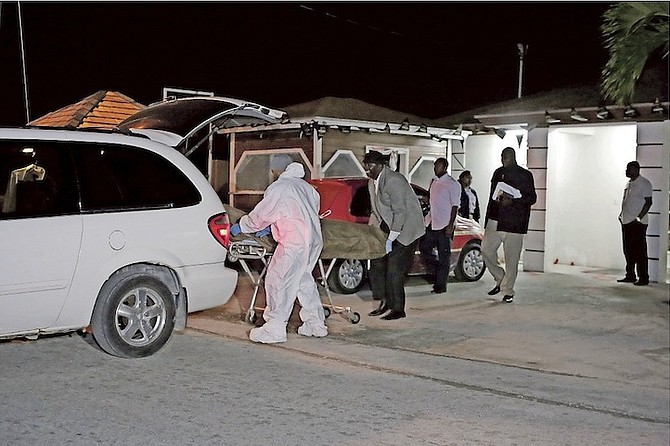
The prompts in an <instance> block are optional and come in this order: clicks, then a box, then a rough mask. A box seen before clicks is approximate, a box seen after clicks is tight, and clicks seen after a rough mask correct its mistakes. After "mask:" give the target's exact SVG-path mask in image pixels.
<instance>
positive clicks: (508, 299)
mask: <svg viewBox="0 0 670 446" xmlns="http://www.w3.org/2000/svg"><path fill="white" fill-rule="evenodd" d="M502 301H503V302H505V303H511V302H514V296H509V295H507V296H503V298H502Z"/></svg>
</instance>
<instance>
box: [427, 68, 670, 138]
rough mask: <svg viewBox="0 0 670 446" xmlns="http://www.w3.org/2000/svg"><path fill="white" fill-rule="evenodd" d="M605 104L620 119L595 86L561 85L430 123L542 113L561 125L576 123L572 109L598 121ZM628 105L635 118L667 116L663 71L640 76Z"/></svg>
mask: <svg viewBox="0 0 670 446" xmlns="http://www.w3.org/2000/svg"><path fill="white" fill-rule="evenodd" d="M655 99H659V100H660V101H661V102H662V104H663V106H664V107H665V112H664V113H661V114H659V113H652V112H651V109H652V106H653V103H654V100H655ZM602 106H605V107H606V108H607V109H608V110H609V111H610V112H611V116H610V117H609V118H608V119H609V120H611V121H613V122H616V121H621V120H623V119H625V118H624V110H625V107H624V106H620V105H612V103H611V101H610V102H607V101H605V100H604V99H603V97H602V95H601V93H600V89H599V87H598V86H597V85H587V86H574V87H568V88H561V89H556V90H551V91H546V92H542V93H537V94H533V95H528V96H523V97H521V98H515V99H510V100H508V101H503V102H498V103H494V104H488V105H485V106H482V107H478V108H475V109H472V110H467V111H464V112H460V113H457V114H454V115H450V116H445V117H443V118H438V119H435V120H434V121H432V124H434V125H437V126H443V127H453V126H457V125H460V124H465V125H466V126H473V127H476V126H477V125H485V126H495V125H504V124H513V123H521V122H526V123H528V124H540V125H545V124H546V122H545V113H546V112H548V113H549V114H551V115H552V117H554V118H558V119H560V120H561V124H576V123H580V122H579V121H574V120H572V119H571V118H570V115H571V114H573V113H572V111H573V110H576V111H577V112H579V113H580V114H581V115H583V116H584V117H585V118H587V119H588V121H591V122H602V120H599V119H598V118H597V117H596V113H597V112H598V110H599V108H600V107H602ZM632 106H633V107H634V108H635V110H636V112H637V116H636V117H635V119H636V120H638V121H647V120H658V119H667V116H668V79H667V71H663V70H660V69H650V70H648V71H645V73H644V74H643V75H642V77H641V78H640V81H639V82H638V85H637V87H636V90H635V95H634V97H633V103H632Z"/></svg>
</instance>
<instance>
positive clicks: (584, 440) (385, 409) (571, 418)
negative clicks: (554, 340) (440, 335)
mask: <svg viewBox="0 0 670 446" xmlns="http://www.w3.org/2000/svg"><path fill="white" fill-rule="evenodd" d="M290 338H291V339H290V343H291V344H292V345H293V347H292V348H287V347H286V346H281V347H275V346H258V345H251V344H250V343H248V342H246V341H242V340H237V339H231V338H226V337H221V336H214V335H204V334H199V333H196V332H190V333H188V334H182V335H177V336H175V337H174V338H173V339H172V340H171V342H170V343H169V344H168V346H167V347H166V348H165V349H164V350H162V351H161V352H159V353H158V354H157V355H155V356H153V357H151V358H146V359H142V360H122V359H118V358H113V357H110V356H107V355H106V354H104V353H102V352H100V351H99V350H97V349H96V348H94V347H93V346H91V345H89V344H88V343H87V342H86V341H85V340H84V339H82V338H80V337H79V336H76V335H75V336H72V337H68V336H60V337H53V338H48V339H41V340H39V341H34V342H11V343H2V344H0V357H1V358H2V362H1V363H0V372H1V375H2V378H3V384H2V387H1V388H0V401H2V411H1V413H2V415H0V438H2V444H6V445H13V446H14V445H15V446H23V445H26V446H28V445H30V446H37V445H65V444H68V445H92V444H100V445H114V444H119V445H128V444H160V445H175V446H177V445H252V444H277V445H280V444H290V445H334V444H338V445H373V446H374V445H380V446H382V445H403V446H407V445H531V444H532V445H585V444H589V445H667V444H668V439H669V436H668V424H667V420H662V419H658V418H656V417H648V416H646V415H645V414H625V413H623V412H619V411H616V410H614V411H611V410H609V409H607V410H603V408H601V407H595V406H594V407H590V406H587V405H583V404H580V403H579V402H578V401H579V400H580V399H581V398H582V395H580V394H581V392H583V391H587V392H592V393H593V394H596V395H597V393H598V392H597V389H590V388H589V386H588V385H580V386H578V387H571V386H569V385H566V384H569V383H566V382H564V381H562V380H561V379H560V377H556V376H552V375H547V374H546V373H541V372H531V371H527V372H526V373H524V374H523V376H521V375H520V374H519V370H517V369H514V368H510V367H506V366H497V365H491V364H488V365H487V364H481V363H461V364H459V363H458V361H457V360H449V359H447V360H444V359H443V358H442V362H440V363H439V364H432V365H431V364H430V360H429V359H430V357H416V356H414V355H415V354H413V353H410V352H403V351H400V350H394V349H381V350H378V349H374V352H372V351H371V350H372V349H370V348H369V347H366V346H361V347H360V348H361V349H362V350H364V351H365V350H367V353H369V354H370V355H369V356H374V358H373V359H372V360H374V361H377V360H383V363H379V364H378V365H377V366H371V365H369V363H368V362H369V361H365V362H364V361H360V360H359V359H358V355H359V354H360V353H361V352H351V350H352V349H351V348H348V350H349V351H350V352H351V353H352V354H351V357H350V359H349V360H347V361H343V360H341V359H337V358H333V357H332V355H328V354H325V355H324V354H322V353H316V352H315V351H319V352H323V351H324V349H328V350H331V349H334V350H336V349H337V348H338V347H340V348H345V346H344V345H343V344H341V343H342V341H341V340H338V339H330V340H317V339H303V338H298V337H297V335H292V336H291V337H290ZM354 350H355V349H354ZM368 359H370V358H368ZM436 366H439V367H444V369H443V370H442V372H439V371H436V370H435V367H436ZM436 375H438V376H436ZM468 375H470V378H472V376H479V379H475V380H472V379H467V377H468ZM594 387H597V386H595V385H594ZM539 393H546V394H547V396H546V397H541V396H540V395H539ZM599 398H604V399H608V397H607V395H604V394H603V395H599ZM638 404H640V405H641V404H642V402H638Z"/></svg>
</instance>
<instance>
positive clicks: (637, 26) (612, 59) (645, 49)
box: [601, 2, 670, 104]
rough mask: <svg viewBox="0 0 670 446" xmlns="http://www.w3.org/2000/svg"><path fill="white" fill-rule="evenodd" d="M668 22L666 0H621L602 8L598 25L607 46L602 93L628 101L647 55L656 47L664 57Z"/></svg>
mask: <svg viewBox="0 0 670 446" xmlns="http://www.w3.org/2000/svg"><path fill="white" fill-rule="evenodd" d="M669 23H670V13H669V11H668V3H667V2H622V3H617V4H616V5H614V6H612V7H611V8H610V9H608V10H607V11H606V12H605V14H604V15H603V24H602V26H601V31H602V35H603V39H604V43H605V48H607V49H608V50H609V60H608V61H607V64H606V65H605V68H604V69H603V71H602V82H601V89H602V91H603V94H604V95H605V97H607V98H609V99H612V100H613V101H615V102H616V103H618V104H627V103H630V101H631V98H632V97H633V93H634V91H635V84H636V83H637V81H638V79H639V78H640V75H641V74H642V70H643V69H644V67H645V65H646V63H647V60H648V59H649V58H650V56H651V55H652V54H655V53H656V52H657V51H660V52H661V56H662V57H663V58H667V57H668V49H669V42H668V35H669V31H670V25H669Z"/></svg>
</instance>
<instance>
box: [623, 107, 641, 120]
mask: <svg viewBox="0 0 670 446" xmlns="http://www.w3.org/2000/svg"><path fill="white" fill-rule="evenodd" d="M637 116H639V114H638V112H637V110H635V109H634V108H633V107H632V106H630V105H629V106H628V107H626V109H625V110H624V111H623V119H632V118H635V117H637Z"/></svg>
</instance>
